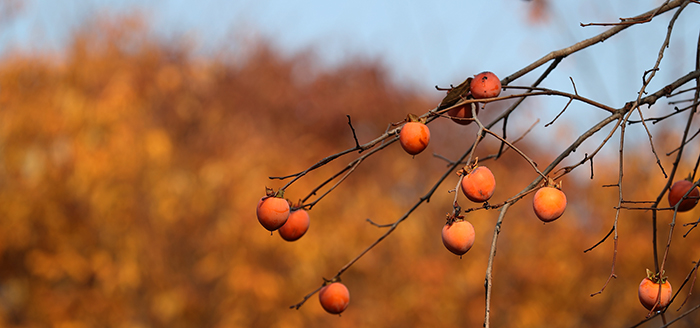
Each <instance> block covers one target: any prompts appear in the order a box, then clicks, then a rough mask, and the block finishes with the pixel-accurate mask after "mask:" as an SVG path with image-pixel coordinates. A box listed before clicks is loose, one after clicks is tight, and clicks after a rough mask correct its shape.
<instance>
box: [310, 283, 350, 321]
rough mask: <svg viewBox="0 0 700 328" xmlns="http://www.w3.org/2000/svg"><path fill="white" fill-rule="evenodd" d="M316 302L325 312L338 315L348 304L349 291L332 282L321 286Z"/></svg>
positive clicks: (340, 284)
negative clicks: (317, 301)
mask: <svg viewBox="0 0 700 328" xmlns="http://www.w3.org/2000/svg"><path fill="white" fill-rule="evenodd" d="M318 300H319V301H320V302H321V306H322V307H323V309H324V310H326V312H328V313H330V314H340V313H342V312H343V311H345V309H346V308H347V307H348V304H350V291H349V290H348V288H347V287H345V285H343V284H342V283H340V282H333V283H330V284H328V285H325V286H323V288H321V291H319V293H318Z"/></svg>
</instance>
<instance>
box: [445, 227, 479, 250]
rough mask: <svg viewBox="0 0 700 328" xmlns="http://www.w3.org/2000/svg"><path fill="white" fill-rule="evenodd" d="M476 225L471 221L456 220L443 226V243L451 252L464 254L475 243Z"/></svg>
mask: <svg viewBox="0 0 700 328" xmlns="http://www.w3.org/2000/svg"><path fill="white" fill-rule="evenodd" d="M474 238H475V233H474V226H473V225H472V224H471V223H469V221H464V220H455V221H451V222H447V223H446V224H445V225H444V226H443V227H442V243H443V245H445V248H447V249H448V250H449V251H450V252H452V253H455V254H457V255H460V256H462V255H464V253H466V252H467V251H469V249H470V248H472V246H473V245H474Z"/></svg>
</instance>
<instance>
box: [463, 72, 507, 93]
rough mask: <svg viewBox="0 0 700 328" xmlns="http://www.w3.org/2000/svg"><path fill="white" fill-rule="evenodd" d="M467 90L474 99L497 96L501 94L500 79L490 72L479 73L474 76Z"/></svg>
mask: <svg viewBox="0 0 700 328" xmlns="http://www.w3.org/2000/svg"><path fill="white" fill-rule="evenodd" d="M469 91H470V92H471V94H472V97H474V98H475V99H482V98H493V97H498V95H500V94H501V80H499V79H498V76H496V74H493V73H491V72H482V73H479V74H477V75H475V76H474V79H473V80H472V83H471V85H470V86H469Z"/></svg>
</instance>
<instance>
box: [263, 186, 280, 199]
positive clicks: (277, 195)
mask: <svg viewBox="0 0 700 328" xmlns="http://www.w3.org/2000/svg"><path fill="white" fill-rule="evenodd" d="M265 195H267V197H266V198H269V197H275V198H284V189H280V190H277V191H275V190H274V189H272V188H270V187H265Z"/></svg>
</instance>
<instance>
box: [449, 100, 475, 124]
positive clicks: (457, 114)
mask: <svg viewBox="0 0 700 328" xmlns="http://www.w3.org/2000/svg"><path fill="white" fill-rule="evenodd" d="M474 106H476V113H477V114H479V107H480V106H479V103H474ZM447 116H449V117H450V119H451V120H452V121H453V122H455V123H457V124H461V125H468V124H469V123H471V122H474V121H472V120H461V118H472V105H471V104H465V105H462V106H457V107H455V108H452V109H450V110H448V111H447Z"/></svg>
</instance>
